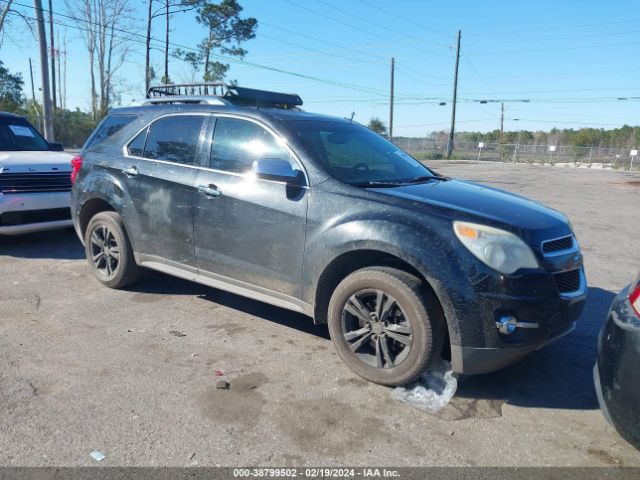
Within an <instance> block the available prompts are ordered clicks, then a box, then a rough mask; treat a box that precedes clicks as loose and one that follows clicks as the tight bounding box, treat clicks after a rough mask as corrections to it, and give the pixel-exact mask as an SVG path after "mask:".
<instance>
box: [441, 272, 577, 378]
mask: <svg viewBox="0 0 640 480" xmlns="http://www.w3.org/2000/svg"><path fill="white" fill-rule="evenodd" d="M573 267H575V265H572V268H573ZM578 268H580V287H579V288H578V290H576V291H575V292H571V293H569V294H561V293H559V292H558V291H557V289H556V285H555V284H554V281H553V272H547V271H542V270H539V271H532V272H530V273H528V274H524V275H521V276H519V277H512V278H509V277H507V276H500V275H495V274H492V275H486V276H484V277H483V278H482V280H481V281H477V282H473V283H472V284H473V285H474V290H473V295H472V297H470V298H468V301H467V303H466V304H464V305H463V307H460V305H458V309H457V311H456V318H457V324H458V325H459V332H460V334H459V337H458V338H459V340H460V341H459V342H451V343H452V344H451V363H452V367H453V370H454V371H456V372H458V373H463V374H467V375H476V374H483V373H489V372H493V371H496V370H500V369H501V368H504V367H506V366H508V365H511V364H513V363H515V362H517V361H518V360H520V359H522V358H523V357H525V356H526V355H528V354H530V353H532V352H534V351H536V350H538V349H540V348H542V347H544V346H545V345H548V344H549V343H552V342H554V341H556V340H558V339H559V338H561V337H563V336H565V335H567V334H569V333H571V332H572V331H573V330H574V329H575V328H576V322H577V320H578V319H579V318H580V316H581V315H582V311H583V308H584V304H585V300H586V296H587V283H586V278H585V276H584V271H583V269H582V267H581V266H579V267H578ZM505 317H506V318H510V317H511V318H513V320H516V321H517V323H516V324H517V327H516V328H514V329H513V331H512V333H510V334H505V333H504V332H503V331H501V329H500V328H498V323H497V322H498V321H499V320H501V319H502V318H505Z"/></svg>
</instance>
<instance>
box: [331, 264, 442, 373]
mask: <svg viewBox="0 0 640 480" xmlns="http://www.w3.org/2000/svg"><path fill="white" fill-rule="evenodd" d="M328 323H329V333H330V334H331V339H332V340H333V342H334V345H335V347H336V350H337V351H338V354H339V355H340V357H342V359H343V360H344V362H345V363H346V364H347V366H348V367H349V368H351V369H352V370H353V371H354V372H356V373H357V374H358V375H360V376H362V377H363V378H365V379H367V380H369V381H372V382H375V383H380V384H382V385H392V386H394V385H403V384H406V383H410V382H411V381H413V380H415V379H416V378H417V377H418V376H419V375H420V374H421V373H422V372H423V371H424V370H425V369H426V368H427V367H428V366H429V365H430V364H431V362H433V360H434V359H435V358H436V357H437V356H438V355H440V353H441V351H442V345H443V342H444V337H445V332H446V331H445V328H446V327H445V322H444V317H443V315H442V311H441V309H440V307H439V305H438V303H437V301H436V300H435V298H434V297H433V294H432V293H430V292H429V291H428V290H427V289H426V288H425V287H424V284H423V282H422V281H421V280H420V279H419V278H417V277H415V276H413V275H411V274H409V273H407V272H404V271H402V270H397V269H395V268H390V267H368V268H364V269H362V270H358V271H356V272H354V273H352V274H350V275H348V276H347V277H346V278H345V279H344V280H343V281H342V282H340V284H339V285H338V286H337V287H336V289H335V291H334V293H333V295H332V297H331V301H330V302H329V312H328Z"/></svg>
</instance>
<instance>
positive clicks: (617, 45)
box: [469, 42, 640, 56]
mask: <svg viewBox="0 0 640 480" xmlns="http://www.w3.org/2000/svg"><path fill="white" fill-rule="evenodd" d="M631 45H640V42H623V43H608V44H599V45H577V46H572V47H553V48H538V49H531V50H505V51H500V52H469V53H470V54H471V55H473V56H480V55H482V56H487V55H511V54H520V53H538V52H544V53H549V52H550V51H553V52H558V51H564V50H582V49H585V48H586V49H594V48H609V47H626V46H631Z"/></svg>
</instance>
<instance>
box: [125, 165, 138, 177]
mask: <svg viewBox="0 0 640 480" xmlns="http://www.w3.org/2000/svg"><path fill="white" fill-rule="evenodd" d="M122 173H124V174H125V175H126V176H127V177H135V176H136V175H138V169H137V168H136V167H135V166H131V167H129V168H125V169H123V170H122Z"/></svg>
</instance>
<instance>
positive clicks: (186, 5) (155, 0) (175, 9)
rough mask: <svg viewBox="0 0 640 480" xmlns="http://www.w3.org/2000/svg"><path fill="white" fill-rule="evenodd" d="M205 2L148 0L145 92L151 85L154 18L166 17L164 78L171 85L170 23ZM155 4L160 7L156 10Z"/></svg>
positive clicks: (198, 0) (202, 0)
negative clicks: (178, 15)
mask: <svg viewBox="0 0 640 480" xmlns="http://www.w3.org/2000/svg"><path fill="white" fill-rule="evenodd" d="M203 3H206V2H205V0H147V41H146V52H145V69H144V71H145V72H146V74H145V92H146V91H147V90H149V85H150V84H151V79H152V78H153V76H152V75H151V71H152V67H151V40H152V39H151V26H152V22H153V19H154V18H157V17H161V16H164V17H165V22H164V23H165V31H164V75H163V76H162V82H163V83H169V82H170V80H169V33H170V31H171V29H170V22H171V19H172V18H173V15H175V14H177V13H183V12H188V11H190V10H195V9H196V8H198V7H199V6H200V5H202V4H203ZM154 4H158V5H160V6H159V7H158V8H157V9H156V10H154Z"/></svg>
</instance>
